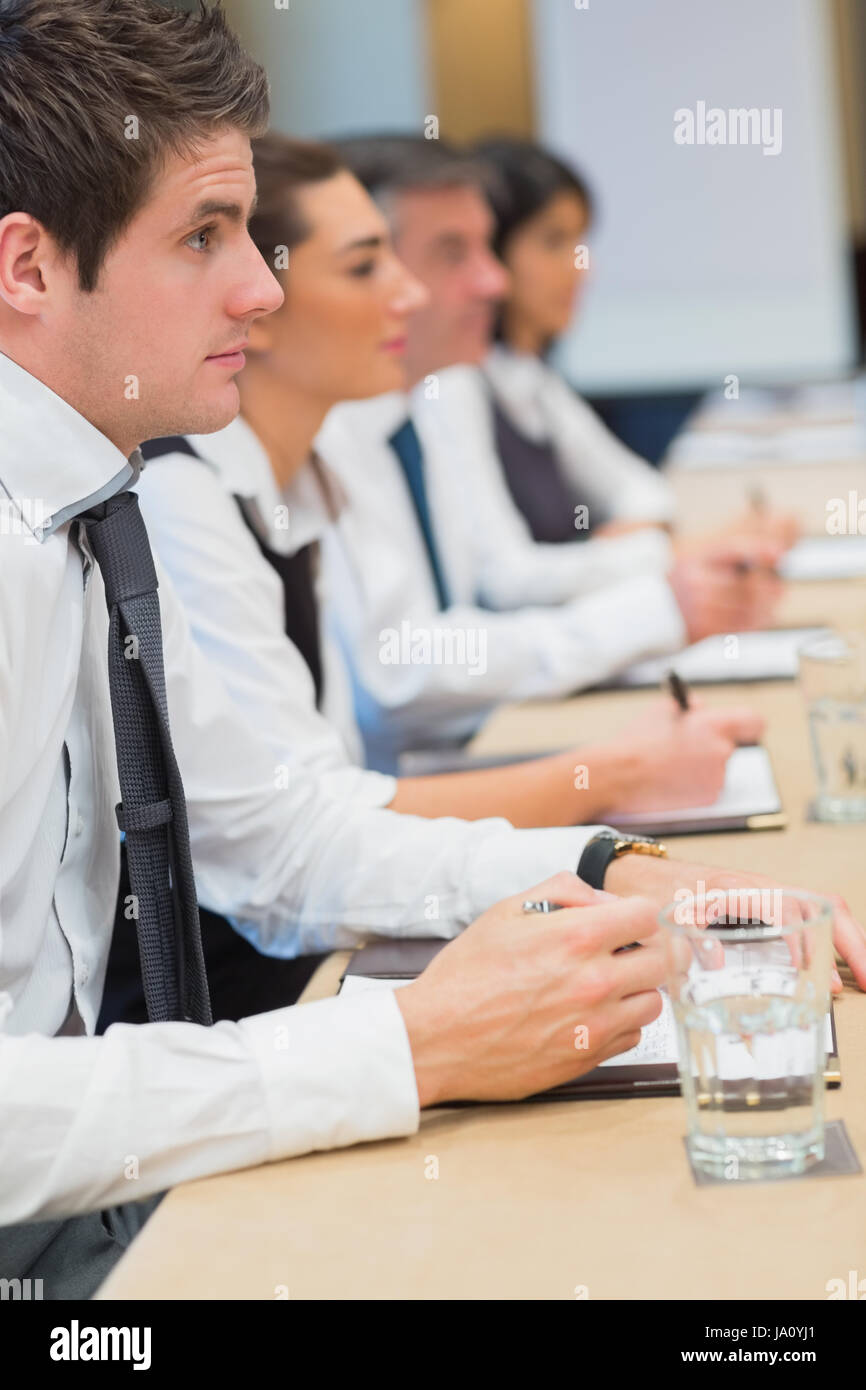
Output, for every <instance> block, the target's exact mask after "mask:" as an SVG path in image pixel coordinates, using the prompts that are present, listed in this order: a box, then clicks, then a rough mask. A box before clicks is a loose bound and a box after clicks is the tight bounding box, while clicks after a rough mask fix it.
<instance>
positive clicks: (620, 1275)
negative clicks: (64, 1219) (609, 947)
mask: <svg viewBox="0 0 866 1390" xmlns="http://www.w3.org/2000/svg"><path fill="white" fill-rule="evenodd" d="M864 479H866V463H864V462H860V461H851V462H846V463H840V464H832V463H825V464H822V465H821V466H820V467H819V466H817V465H810V464H802V463H799V464H796V465H787V466H786V465H774V466H772V467H768V468H765V469H756V468H755V467H749V468H741V469H740V468H731V467H728V468H718V469H713V470H696V471H688V472H681V473H680V472H678V473H676V474H675V475H674V482H675V486H676V489H677V495H678V499H679V504H680V514H681V518H682V519H683V520H684V521H685V522H686V523H691V524H692V525H694V526H698V527H699V528H702V529H704V530H706V529H708V527H709V521H708V519H710V520H711V521H712V522H713V524H719V523H720V522H721V521H722V520H723V518H724V517H725V516H726V515H727V514H730V513H732V512H733V511H735V510H737V509H738V506H739V505H740V504H741V503H743V502H744V501H745V500H746V498H747V497H748V494H749V491H750V489H752V488H753V487H754V486H755V483H756V482H760V484H761V486H762V487H763V488H764V491H765V493H766V494H767V496H768V498H769V499H770V501H771V502H773V503H776V504H779V505H782V506H784V507H786V508H787V509H788V510H794V511H797V512H798V513H799V514H800V516H801V519H802V521H803V524H804V527H805V529H806V530H807V531H810V532H815V533H821V532H823V531H824V529H825V520H824V519H825V514H826V512H825V504H826V501H827V499H829V498H833V497H837V496H846V495H847V492H848V490H850V489H855V490H856V489H858V488H859V489H860V492H861V494H864V495H866V488H864V486H863V484H864ZM780 621H781V622H783V623H785V624H791V625H811V624H813V623H815V624H823V623H828V624H833V625H836V626H841V627H851V628H853V627H856V628H859V629H860V630H861V631H862V630H864V625H866V581H864V580H848V581H845V582H844V583H840V582H836V581H824V582H816V583H803V584H796V585H791V586H790V587H789V591H788V592H787V594H786V597H785V600H784V606H783V611H782V613H781V615H780ZM705 697H706V698H707V699H709V700H712V701H714V702H718V703H719V704H724V703H729V702H737V703H740V702H746V703H748V704H750V705H751V706H752V707H753V708H755V709H757V710H759V711H760V712H761V713H762V714H764V715H765V716H766V718H767V733H766V740H765V741H766V745H767V748H768V750H769V753H770V756H771V758H772V761H773V764H774V767H775V771H776V776H777V781H778V783H779V787H780V791H781V795H782V801H783V805H784V808H785V811H786V812H787V816H788V825H787V828H785V829H782V830H774V831H769V830H768V831H762V832H749V833H726V834H713V835H699V836H687V837H682V838H679V839H677V840H675V841H674V842H673V851H674V853H676V854H677V855H678V856H679V857H681V858H687V859H691V860H695V861H697V862H701V863H717V864H724V865H727V866H731V867H737V868H742V869H746V870H749V869H751V870H758V871H761V872H762V873H766V874H771V875H773V876H774V877H776V878H777V879H778V880H779V881H780V882H782V883H785V884H789V885H797V886H799V887H803V888H808V889H811V890H814V891H818V892H821V891H835V892H837V893H841V894H842V895H843V897H845V898H846V899H847V901H848V903H849V905H850V907H851V908H852V910H853V911H854V912H855V913H856V914H857V915H858V916H859V918H860V920H861V921H864V922H866V826H858V825H835V826H831V825H820V824H815V823H813V822H811V821H810V820H808V819H807V808H808V803H809V799H810V797H811V795H812V793H813V790H814V788H813V776H812V768H811V760H810V753H809V747H808V742H807V731H806V722H805V715H804V709H803V707H802V701H801V696H800V694H799V691H798V689H797V687H796V684H795V683H794V682H783V681H781V682H767V683H752V684H748V685H725V686H722V687H713V688H712V689H711V690H708V691H707V692H706V695H705ZM654 698H657V697H656V695H655V693H653V692H647V691H617V692H613V693H612V692H607V693H590V694H586V695H581V696H580V697H579V698H576V699H570V700H563V701H558V702H544V703H543V704H541V703H527V704H523V705H519V706H510V707H506V708H502V709H500V710H499V711H498V712H497V713H496V714H495V715H494V716H493V717H492V718H491V720H490V721H489V723H488V724H487V725H486V726H485V728H484V729H483V730H482V731H481V733H480V734H479V736H478V737H477V739H476V740H475V748H476V750H477V752H478V753H479V754H494V753H503V754H505V753H514V752H518V751H524V750H525V751H527V752H531V751H534V750H541V749H548V748H554V747H567V746H570V745H572V744H574V745H578V744H579V743H581V742H587V741H591V740H593V739H599V738H603V737H606V736H608V735H609V734H611V733H612V732H614V731H615V730H616V729H617V728H619V727H621V726H622V725H623V724H624V723H625V722H627V721H628V720H629V719H630V718H631V717H632V716H633V715H635V714H636V713H638V711H639V710H640V709H641V708H642V707H643V706H644V705H645V703H646V702H647V701H648V700H650V699H654ZM529 886H530V885H527V887H529ZM347 960H348V953H345V952H338V953H335V954H334V955H332V956H331V957H329V958H328V959H327V960H326V961H325V962H324V963H323V964H322V966H321V967H320V969H319V971H318V972H317V974H316V976H315V977H314V978H313V980H312V981H311V982H310V985H309V986H308V988H307V991H306V992H305V995H304V1000H305V1001H306V1000H310V999H314V998H323V997H326V996H328V995H330V994H333V993H334V992H335V991H336V989H337V988H338V985H339V980H340V977H341V975H342V972H343V970H344V968H345V965H346V962H347ZM841 974H842V978H843V981H844V982H845V989H844V992H843V994H842V996H841V997H840V998H838V999H837V1002H836V1027H837V1037H838V1046H839V1055H840V1059H841V1073H842V1085H841V1087H840V1088H839V1089H835V1090H833V1089H831V1090H828V1092H827V1097H826V1099H827V1118H828V1120H833V1119H842V1120H844V1123H845V1125H846V1127H847V1131H848V1134H849V1136H850V1139H851V1141H852V1143H853V1146H854V1148H855V1150H856V1151H857V1154H858V1155H859V1158H860V1160H861V1161H862V1162H864V1163H866V995H864V994H862V993H861V992H860V991H859V990H858V989H857V987H856V985H855V984H854V983H853V978H852V976H851V975H850V972H849V971H848V970H847V969H846V968H844V967H842V968H841ZM684 1132H685V1108H684V1104H683V1102H682V1100H681V1099H680V1098H679V1097H663V1098H654V1099H650V1098H647V1097H642V1096H641V1097H635V1098H632V1097H629V1098H624V1099H619V1100H587V1101H577V1102H574V1101H572V1102H565V1103H563V1102H558V1103H557V1102H541V1103H537V1102H533V1103H522V1104H509V1105H483V1106H476V1107H466V1108H450V1109H437V1110H433V1111H427V1112H424V1113H423V1115H422V1117H421V1125H420V1129H419V1131H418V1132H417V1134H415V1135H414V1136H412V1137H410V1138H407V1139H399V1140H391V1141H387V1142H382V1143H371V1144H365V1145H361V1146H357V1147H355V1148H352V1149H345V1150H337V1151H333V1152H327V1153H317V1154H311V1155H309V1156H305V1157H302V1158H295V1159H290V1160H287V1161H284V1162H279V1163H273V1164H268V1165H265V1166H262V1167H259V1168H255V1169H247V1170H244V1171H240V1172H235V1173H230V1174H225V1175H221V1176H219V1177H213V1178H208V1179H204V1180H200V1181H196V1182H190V1183H186V1184H184V1185H182V1186H180V1187H178V1188H176V1189H174V1190H173V1191H172V1192H171V1193H170V1194H169V1195H168V1196H167V1197H166V1198H165V1199H164V1201H163V1202H162V1203H161V1205H160V1207H159V1208H158V1209H157V1211H156V1213H155V1215H154V1216H153V1217H152V1219H151V1220H150V1221H149V1222H148V1224H147V1226H146V1227H145V1229H144V1230H143V1232H142V1233H141V1235H140V1236H139V1237H138V1239H137V1240H136V1241H135V1242H134V1244H133V1245H132V1247H131V1248H130V1250H129V1251H128V1252H127V1254H126V1256H125V1257H124V1258H123V1260H122V1261H121V1262H120V1264H119V1265H118V1266H117V1267H116V1269H115V1270H114V1272H113V1273H112V1275H111V1276H110V1278H109V1279H108V1280H107V1281H106V1283H105V1284H104V1285H103V1287H102V1289H101V1290H100V1293H99V1294H98V1297H100V1298H104V1299H110V1298H117V1299H285V1298H288V1299H312V1298H315V1299H358V1298H363V1299H368V1298H371V1299H416V1298H431V1299H434V1298H435V1299H490V1298H495V1299H516V1298H520V1299H570V1300H576V1301H583V1300H586V1299H588V1300H590V1301H592V1300H597V1299H643V1298H650V1299H676V1298H682V1299H753V1298H757V1299H763V1298H785V1299H825V1298H827V1296H828V1295H827V1289H828V1283H829V1281H831V1280H834V1279H838V1280H842V1281H843V1283H844V1285H845V1287H846V1288H847V1287H849V1285H851V1284H852V1279H851V1272H852V1271H854V1272H855V1279H856V1280H859V1279H861V1278H866V1176H864V1174H863V1173H859V1174H855V1175H848V1176H839V1177H835V1176H833V1177H826V1176H817V1175H816V1176H811V1177H807V1178H799V1179H787V1180H785V1181H780V1182H774V1183H740V1184H738V1183H719V1184H713V1185H707V1186H697V1185H696V1184H695V1182H694V1180H693V1178H692V1175H691V1171H690V1168H689V1165H688V1162H687V1159H686V1154H685V1150H684V1144H683V1137H684ZM434 1160H435V1162H434ZM836 1287H838V1286H836ZM863 1287H864V1289H866V1284H864V1286H863Z"/></svg>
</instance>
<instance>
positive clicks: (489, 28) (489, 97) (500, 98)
mask: <svg viewBox="0 0 866 1390" xmlns="http://www.w3.org/2000/svg"><path fill="white" fill-rule="evenodd" d="M426 7H427V26H428V34H429V47H430V72H431V85H432V91H433V112H434V113H435V114H436V115H437V116H438V117H439V123H440V128H441V131H442V134H443V135H444V136H446V137H448V138H450V139H454V140H471V139H474V138H475V137H476V136H478V135H482V134H485V133H487V132H489V131H500V132H507V133H509V134H512V135H532V133H533V126H534V120H533V97H532V77H531V72H532V56H531V48H530V43H531V35H530V29H529V16H528V13H527V0H426Z"/></svg>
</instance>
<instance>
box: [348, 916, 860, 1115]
mask: <svg viewBox="0 0 866 1390" xmlns="http://www.w3.org/2000/svg"><path fill="white" fill-rule="evenodd" d="M446 944H447V943H446V942H445V941H442V940H439V939H438V938H437V939H432V940H427V939H419V940H414V941H371V942H370V943H369V944H368V945H366V946H363V947H362V948H361V949H360V950H359V951H356V952H355V953H354V955H353V956H352V959H351V960H350V962H349V965H348V967H347V969H346V973H345V974H344V976H343V980H342V985H341V992H343V991H345V992H346V993H350V992H351V993H360V992H361V991H362V990H365V989H375V988H377V987H378V988H381V987H382V985H381V983H380V984H378V985H377V983H376V982H384V981H398V980H399V981H406V982H407V983H408V981H409V980H414V979H415V978H416V976H418V975H420V974H421V972H422V970H424V969H425V967H426V966H427V965H429V963H430V961H431V960H432V959H433V957H434V956H435V955H436V953H437V951H441V950H442V947H443V946H445V945H446ZM663 997H664V1000H665V1008H664V1011H663V1012H662V1014H661V1015H660V1016H659V1018H657V1019H656V1020H655V1022H654V1023H651V1024H649V1025H648V1027H646V1028H645V1029H644V1030H643V1036H642V1038H641V1043H640V1046H639V1047H637V1048H634V1049H632V1051H631V1052H627V1053H623V1054H622V1057H621V1058H615V1057H612V1058H611V1059H610V1061H608V1062H604V1063H602V1065H601V1066H600V1067H596V1068H595V1069H594V1070H593V1071H590V1072H586V1073H585V1074H584V1075H583V1076H579V1077H576V1078H575V1080H574V1081H566V1082H565V1083H564V1084H563V1085H561V1086H554V1087H553V1088H552V1089H551V1090H549V1091H543V1092H541V1093H539V1094H538V1095H534V1096H529V1097H528V1099H529V1100H600V1099H606V1098H611V1097H615V1096H678V1095H679V1094H680V1080H679V1072H678V1070H677V1063H676V1042H675V1036H676V1035H675V1032H674V1026H673V1011H672V1009H671V1006H670V1001H669V1000H668V998H667V996H666V995H665V996H663ZM827 1030H828V1038H827V1041H828V1056H827V1065H826V1068H825V1071H824V1079H825V1081H826V1082H827V1085H828V1086H838V1085H840V1083H841V1075H840V1072H839V1056H838V1050H837V1046H836V1020H835V1018H834V1015H833V1008H832V1004H831V1007H830V1012H829V1014H828V1016H827Z"/></svg>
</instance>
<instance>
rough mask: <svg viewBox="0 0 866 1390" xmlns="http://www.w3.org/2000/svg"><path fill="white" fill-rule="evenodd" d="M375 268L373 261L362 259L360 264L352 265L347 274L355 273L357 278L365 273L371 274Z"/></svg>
mask: <svg viewBox="0 0 866 1390" xmlns="http://www.w3.org/2000/svg"><path fill="white" fill-rule="evenodd" d="M375 269H376V262H375V261H362V262H361V263H360V265H353V266H352V268H351V270H350V271H349V274H350V275H356V276H357V277H358V278H359V279H362V278H363V277H364V276H365V275H372V274H373V271H374V270H375Z"/></svg>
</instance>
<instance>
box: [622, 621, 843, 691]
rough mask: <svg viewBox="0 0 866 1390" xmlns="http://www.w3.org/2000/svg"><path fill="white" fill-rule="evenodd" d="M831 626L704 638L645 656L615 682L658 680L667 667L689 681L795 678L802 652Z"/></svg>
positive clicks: (636, 684) (631, 683)
mask: <svg viewBox="0 0 866 1390" xmlns="http://www.w3.org/2000/svg"><path fill="white" fill-rule="evenodd" d="M827 630H828V629H826V628H820V627H798V628H778V629H775V630H773V631H771V632H737V633H728V634H726V635H719V636H717V637H705V638H704V640H703V642H696V643H695V644H694V646H692V647H686V648H685V649H684V650H683V651H681V652H679V653H677V655H675V656H661V657H653V658H652V659H651V660H649V661H640V662H638V663H637V664H636V665H635V666H629V668H628V669H627V670H626V671H624V672H623V673H622V675H621V676H620V677H619V679H618V680H616V681H614V682H611V685H612V686H614V687H617V686H626V687H628V688H629V689H632V688H635V687H642V686H649V685H659V684H660V683H661V681H662V680H663V679H664V677H665V676H666V675H667V673H668V671H671V670H673V671H676V672H677V674H678V675H680V676H682V678H683V680H684V681H685V682H686V684H687V685H715V684H718V685H723V684H727V683H730V682H733V681H767V680H793V679H794V677H795V676H796V674H797V653H798V651H799V649H800V647H801V646H802V645H803V644H804V643H805V642H808V641H809V640H810V639H811V638H813V637H819V636H821V635H823V634H824V633H825V632H827Z"/></svg>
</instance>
